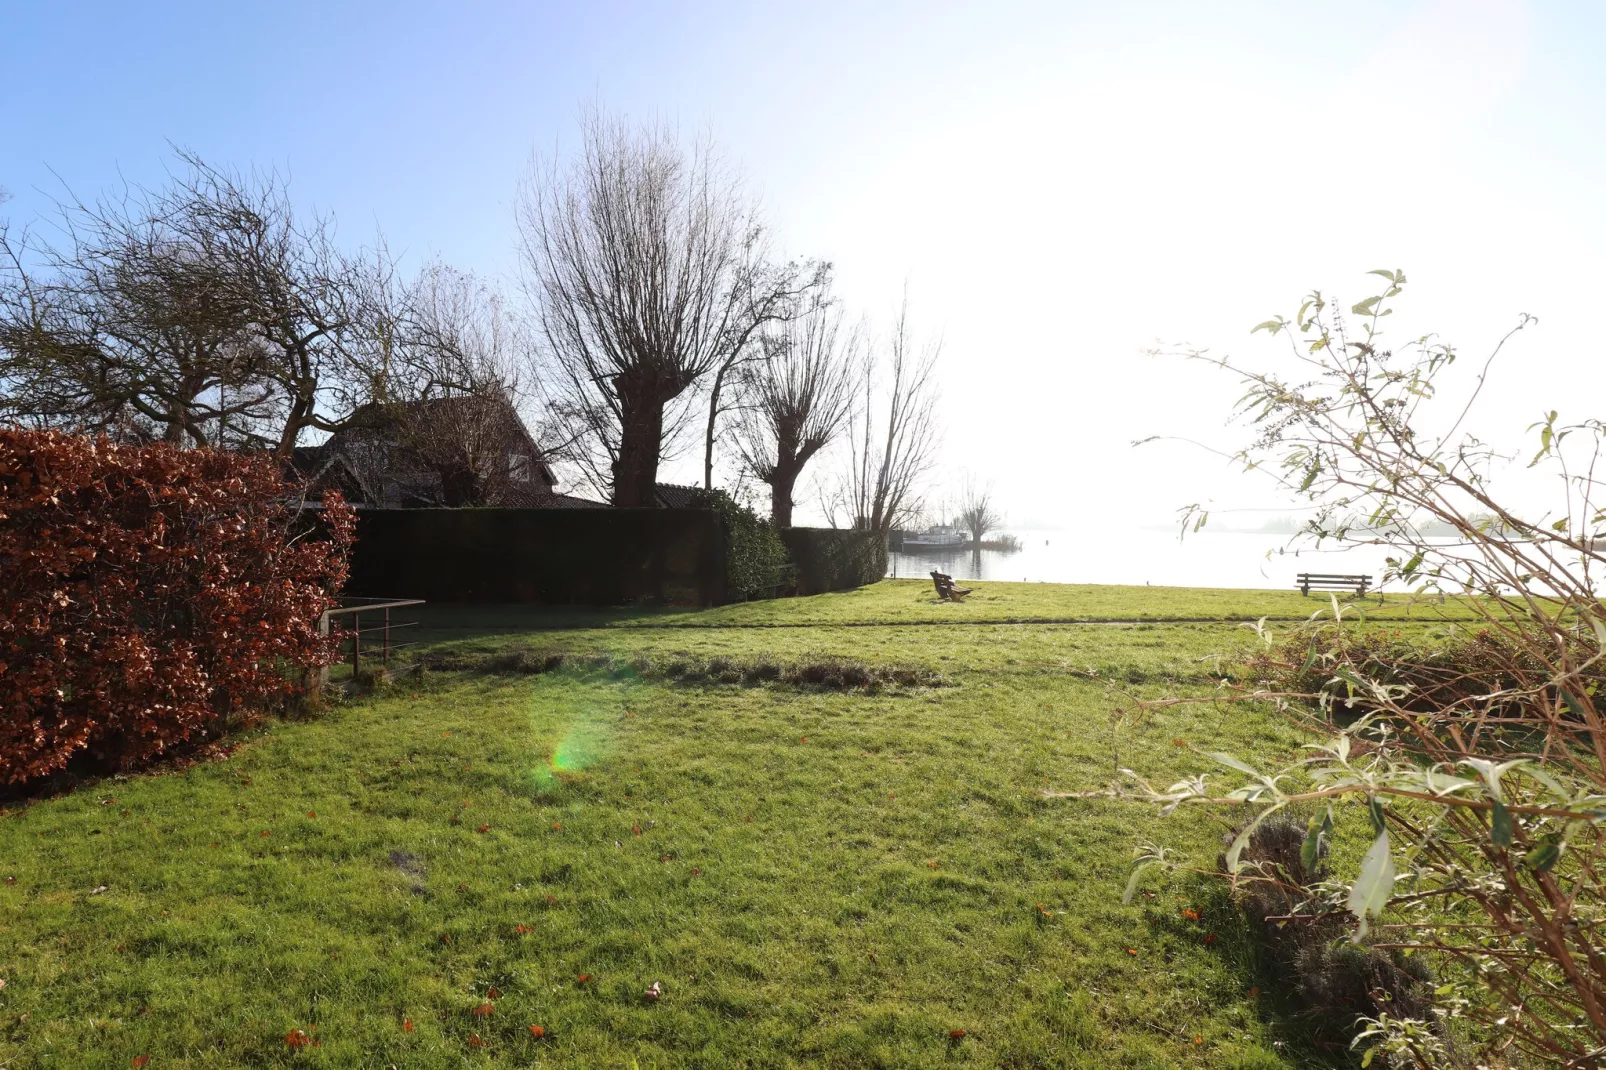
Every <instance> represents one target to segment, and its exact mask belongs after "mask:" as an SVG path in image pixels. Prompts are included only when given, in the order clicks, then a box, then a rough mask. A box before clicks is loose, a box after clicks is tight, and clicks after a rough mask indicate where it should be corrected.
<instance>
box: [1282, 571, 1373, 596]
mask: <svg viewBox="0 0 1606 1070" xmlns="http://www.w3.org/2000/svg"><path fill="white" fill-rule="evenodd" d="M1294 586H1295V587H1298V588H1299V593H1300V594H1302V595H1304V596H1305V597H1306V598H1309V597H1310V593H1311V591H1313V590H1317V591H1354V592H1355V593H1356V594H1365V593H1366V589H1367V588H1368V587H1370V586H1372V577H1370V576H1363V575H1350V574H1348V573H1343V572H1301V573H1300V574H1299V579H1298V580H1296V581H1295V583H1294Z"/></svg>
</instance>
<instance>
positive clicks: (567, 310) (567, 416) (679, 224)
mask: <svg viewBox="0 0 1606 1070" xmlns="http://www.w3.org/2000/svg"><path fill="white" fill-rule="evenodd" d="M581 133H582V145H581V150H580V153H579V155H578V156H577V157H576V158H575V159H574V160H572V161H571V162H570V163H569V164H568V165H564V164H562V163H560V162H559V161H558V160H556V159H554V160H552V161H550V162H549V163H548V164H547V165H546V166H544V167H540V168H538V169H536V170H535V171H534V172H533V173H532V176H531V179H530V181H529V182H528V183H527V184H526V185H525V187H524V190H523V192H522V195H521V198H520V201H519V205H518V214H517V218H518V227H519V236H520V252H521V256H522V258H523V262H524V268H525V286H526V291H527V293H528V295H529V297H530V298H531V301H532V304H533V305H534V306H535V310H536V314H537V318H538V322H539V324H540V333H541V338H542V341H543V342H544V346H545V350H546V357H547V359H548V360H549V361H550V363H551V365H552V368H553V373H554V374H553V376H552V380H553V385H552V387H551V391H552V394H553V408H554V414H555V415H556V416H558V417H559V418H561V419H563V420H564V421H566V422H567V423H568V424H569V425H571V427H572V428H573V431H574V434H575V436H576V438H577V440H578V441H579V442H581V443H582V444H583V446H584V447H585V448H583V449H580V450H578V451H577V452H576V457H575V459H576V460H577V461H578V462H579V463H580V464H581V466H582V467H583V468H584V470H585V471H586V472H587V475H588V477H589V479H590V481H591V482H592V483H593V484H595V485H596V486H597V487H599V488H600V489H605V490H606V491H607V492H608V493H609V495H610V497H611V500H612V501H613V504H615V505H618V506H651V505H652V504H654V484H655V483H656V480H657V474H658V464H659V461H660V459H661V457H662V455H663V451H664V448H665V444H666V442H667V441H668V440H669V439H670V437H671V436H672V435H673V433H674V431H675V430H676V429H677V427H678V426H679V425H680V423H681V422H682V421H684V419H685V418H686V417H687V415H688V414H689V409H688V402H689V401H690V400H691V398H692V397H693V393H692V392H693V390H694V388H696V387H698V386H700V385H702V384H703V383H704V382H705V380H707V379H708V377H709V376H711V375H713V374H715V373H718V372H720V371H721V370H722V369H727V368H728V367H729V366H730V365H731V363H732V362H733V359H734V358H735V357H736V356H737V355H738V354H740V353H741V352H742V351H743V350H744V349H746V347H747V346H749V345H750V344H751V342H752V340H753V338H754V336H755V334H756V332H757V331H758V330H759V329H760V328H762V327H763V326H764V324H766V323H769V322H771V321H772V320H774V319H775V318H776V317H778V316H780V315H782V314H783V313H784V311H785V309H786V307H787V304H788V301H789V300H790V299H792V298H793V297H795V296H796V294H797V292H798V290H799V288H800V286H801V285H802V283H800V281H799V279H800V272H799V269H797V268H796V267H795V266H792V265H787V266H784V267H777V266H776V265H775V264H773V263H772V262H771V261H770V260H769V258H768V256H767V255H766V254H767V249H766V235H765V229H764V227H763V225H762V223H761V222H760V220H759V217H758V214H757V211H756V209H755V207H754V205H753V203H752V201H751V200H750V198H749V197H748V196H747V195H746V194H745V192H744V191H743V189H742V186H741V184H740V182H739V181H738V180H737V179H736V178H735V176H734V175H733V174H732V172H731V171H730V170H729V169H728V168H727V167H726V166H725V165H724V163H723V162H722V161H721V159H720V158H719V156H718V155H716V153H715V152H714V150H713V148H712V146H711V145H709V144H708V143H707V142H706V141H699V142H697V143H695V144H693V145H692V146H690V147H687V146H685V145H684V144H683V143H682V142H681V141H680V139H679V138H678V137H677V136H676V135H675V132H674V131H673V130H672V129H670V128H668V127H667V126H664V125H662V124H658V125H638V124H634V123H630V122H628V121H626V120H624V119H619V118H613V117H610V116H607V115H604V114H603V113H602V112H600V111H591V112H589V113H587V114H586V115H585V116H584V118H583V120H582V129H581ZM713 404H714V409H713V410H712V411H713V413H714V415H715V416H717V410H718V405H719V402H718V399H717V397H716V398H715V400H714V403H713ZM711 419H712V417H711ZM710 448H711V447H710Z"/></svg>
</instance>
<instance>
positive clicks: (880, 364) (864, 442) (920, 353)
mask: <svg viewBox="0 0 1606 1070" xmlns="http://www.w3.org/2000/svg"><path fill="white" fill-rule="evenodd" d="M941 348H942V347H941V345H940V344H938V343H928V344H925V345H917V344H916V342H915V341H914V339H913V337H912V336H911V333H910V329H909V306H908V302H907V301H905V303H904V304H903V306H902V307H901V308H900V309H899V310H898V316H897V319H896V320H895V321H894V324H893V330H892V336H891V338H890V340H889V341H888V343H887V345H886V347H885V356H884V357H882V356H881V355H880V354H879V353H878V352H877V351H875V350H872V351H871V355H870V356H869V358H867V359H866V360H865V361H864V363H863V364H862V365H861V366H860V369H859V384H858V391H859V403H858V410H857V412H856V413H855V414H854V418H853V427H852V431H851V433H850V434H849V435H848V471H847V474H846V476H845V478H844V480H843V482H842V484H841V487H840V488H839V490H838V493H837V496H836V502H835V506H836V509H839V510H840V511H841V512H843V513H845V514H846V516H847V519H848V521H849V523H850V524H851V525H852V526H853V527H855V528H858V529H860V530H867V531H874V532H877V533H879V534H881V535H886V534H889V533H890V532H891V531H892V529H893V528H894V527H896V526H898V525H899V524H902V523H905V522H906V521H907V520H908V519H909V518H910V517H912V516H914V515H916V514H917V513H918V512H919V511H920V506H921V502H920V490H921V487H922V485H923V483H924V482H925V479H926V477H927V475H929V474H930V472H931V468H932V466H933V465H934V464H935V462H936V457H937V445H938V436H939V427H938V422H937V383H936V378H935V373H936V368H937V358H938V356H939V354H940V353H941ZM835 511H836V510H833V512H835Z"/></svg>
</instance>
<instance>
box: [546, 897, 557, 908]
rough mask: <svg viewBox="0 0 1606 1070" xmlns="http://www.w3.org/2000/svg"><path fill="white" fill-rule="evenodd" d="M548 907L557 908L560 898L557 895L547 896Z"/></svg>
mask: <svg viewBox="0 0 1606 1070" xmlns="http://www.w3.org/2000/svg"><path fill="white" fill-rule="evenodd" d="M546 905H547V906H549V907H555V906H557V905H558V897H557V896H555V895H549V896H547V897H546Z"/></svg>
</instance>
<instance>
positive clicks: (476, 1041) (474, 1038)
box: [468, 1033, 485, 1048]
mask: <svg viewBox="0 0 1606 1070" xmlns="http://www.w3.org/2000/svg"><path fill="white" fill-rule="evenodd" d="M484 1044H485V1041H483V1040H481V1039H480V1035H479V1034H478V1033H470V1034H469V1035H468V1046H469V1047H471V1048H478V1047H483V1046H484Z"/></svg>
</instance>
